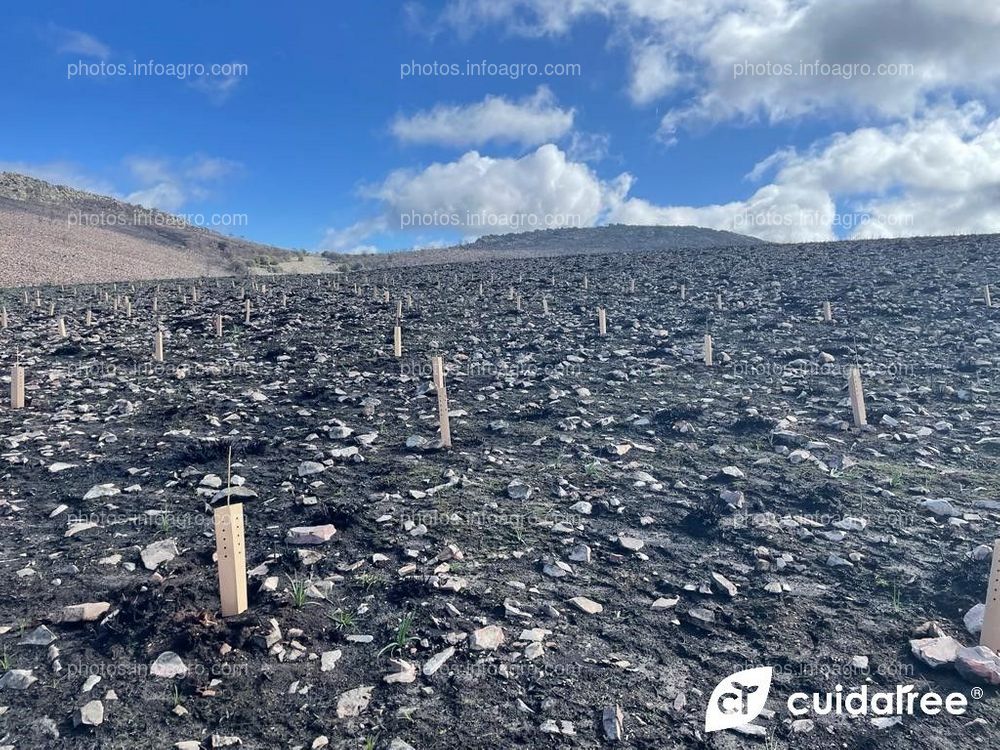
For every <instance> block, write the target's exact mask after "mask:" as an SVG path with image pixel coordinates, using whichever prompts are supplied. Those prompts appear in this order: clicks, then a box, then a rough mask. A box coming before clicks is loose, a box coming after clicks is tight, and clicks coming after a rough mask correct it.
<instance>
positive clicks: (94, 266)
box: [0, 172, 294, 286]
mask: <svg viewBox="0 0 1000 750" xmlns="http://www.w3.org/2000/svg"><path fill="white" fill-rule="evenodd" d="M292 257H294V254H293V253H291V252H290V251H288V250H284V249H282V248H277V247H272V246H270V245H261V244H258V243H255V242H250V241H248V240H244V239H241V238H238V237H231V236H228V235H223V234H219V233H218V232H213V231H210V230H208V229H205V228H202V227H198V226H193V225H192V224H190V223H188V222H187V221H186V220H184V219H183V218H181V217H177V216H174V215H172V214H168V213H165V212H163V211H157V210H151V209H147V208H144V207H143V206H138V205H134V204H130V203H126V202H124V201H120V200H118V199H116V198H111V197H108V196H103V195H96V194H94V193H87V192H83V191H80V190H74V189H73V188H69V187H65V186H61V185H52V184H50V183H48V182H45V181H43V180H38V179H35V178H33V177H28V176H26V175H22V174H17V173H14V172H0V286H21V285H28V284H45V283H49V284H64V283H79V282H100V281H112V280H114V281H124V280H133V279H161V278H180V277H194V276H220V275H228V274H234V273H235V274H238V273H245V272H247V271H248V270H249V269H251V267H253V266H254V265H255V264H258V265H260V264H261V263H263V262H265V261H266V259H271V260H273V261H274V262H280V261H287V260H290V259H291V258H292ZM260 267H270V265H269V264H268V265H267V266H260Z"/></svg>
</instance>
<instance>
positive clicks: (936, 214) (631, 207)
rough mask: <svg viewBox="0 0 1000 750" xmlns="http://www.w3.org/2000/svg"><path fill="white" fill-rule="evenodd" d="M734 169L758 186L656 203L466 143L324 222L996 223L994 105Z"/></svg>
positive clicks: (361, 227)
mask: <svg viewBox="0 0 1000 750" xmlns="http://www.w3.org/2000/svg"><path fill="white" fill-rule="evenodd" d="M748 178H749V179H750V180H751V181H752V182H755V183H759V187H756V188H755V189H752V192H751V194H750V196H749V197H748V198H745V199H740V200H733V201H730V202H727V203H720V204H713V205H706V206H684V205H674V206H663V205H656V204H654V203H652V202H650V201H648V200H646V199H643V198H641V197H637V196H633V195H631V194H630V193H631V190H632V187H633V178H632V176H631V175H630V174H628V173H627V172H626V173H622V174H620V175H618V176H617V177H616V178H614V179H612V180H603V179H601V178H600V177H599V176H598V175H597V174H596V173H595V172H594V171H593V170H592V169H591V168H590V167H589V166H587V165H586V164H584V163H581V162H578V161H574V160H573V159H572V157H570V156H568V155H567V154H566V153H565V152H563V151H561V150H560V149H559V148H558V147H557V146H555V145H553V144H547V145H544V146H541V147H539V148H538V149H536V150H535V151H533V152H532V153H529V154H527V155H525V156H522V157H521V158H491V157H488V156H484V155H481V154H479V153H478V152H476V151H470V152H468V153H466V154H465V155H464V156H462V157H460V158H459V159H457V160H456V161H453V162H447V163H438V164H432V165H430V166H428V167H426V168H424V169H421V170H397V171H395V172H392V173H391V174H389V175H388V177H386V179H385V180H384V181H382V182H381V183H380V184H378V185H375V186H373V187H369V188H368V189H366V191H365V195H366V197H368V198H372V199H375V200H377V201H379V203H380V205H381V213H380V214H379V215H378V217H377V218H375V219H372V220H370V221H368V222H359V223H357V224H355V225H353V226H352V227H349V228H348V229H346V230H339V231H338V230H331V231H330V232H329V233H328V244H329V245H331V246H339V247H342V248H349V247H354V246H357V245H359V244H361V243H362V242H363V241H364V239H365V238H366V237H368V236H370V235H371V234H372V233H374V232H376V231H379V232H381V231H393V232H407V231H409V232H414V231H419V232H427V231H433V230H435V229H436V230H438V231H439V232H456V231H457V232H463V233H466V234H470V235H482V234H490V233H504V232H512V231H526V230H531V229H545V228H554V227H559V226H594V225H597V224H601V223H607V222H619V223H623V224H663V225H691V224H693V225H698V226H704V227H710V228H714V229H726V230H730V231H735V232H740V233H744V234H749V235H753V236H755V237H760V238H762V239H767V240H771V241H775V242H818V241H827V240H833V239H837V238H839V237H842V236H851V237H855V238H862V237H890V236H891V237H897V236H913V235H920V234H929V235H934V234H962V233H971V232H1000V118H994V119H991V118H990V117H989V116H988V115H987V113H986V110H985V109H984V108H983V107H982V106H981V105H978V104H974V103H973V104H968V105H966V106H964V107H962V108H959V109H940V110H935V111H934V112H932V113H929V114H928V116H926V117H924V118H919V119H915V120H911V121H908V122H906V123H897V124H893V125H886V126H883V127H866V128H860V129H858V130H855V131H853V132H850V133H839V134H837V135H835V136H833V137H830V138H827V139H824V140H822V141H819V142H817V143H816V144H814V145H813V146H812V147H811V148H808V149H806V150H804V151H802V152H799V151H796V150H794V149H782V150H779V151H777V152H775V153H774V154H772V155H771V156H770V157H768V158H767V159H764V160H763V161H761V162H760V163H759V164H758V165H757V166H756V167H755V168H754V170H753V171H752V172H751V173H750V174H749V175H748Z"/></svg>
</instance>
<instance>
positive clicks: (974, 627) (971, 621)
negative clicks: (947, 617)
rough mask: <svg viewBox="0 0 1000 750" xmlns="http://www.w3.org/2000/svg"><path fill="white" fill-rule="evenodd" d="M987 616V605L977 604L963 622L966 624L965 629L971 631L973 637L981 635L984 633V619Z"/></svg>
mask: <svg viewBox="0 0 1000 750" xmlns="http://www.w3.org/2000/svg"><path fill="white" fill-rule="evenodd" d="M985 615H986V605H985V604H982V603H980V604H976V605H975V606H973V607H972V608H971V609H970V610H969V611H968V612H966V613H965V617H963V618H962V621H963V622H964V623H965V629H966V630H968V631H969V633H971V634H972V635H979V634H980V633H982V632H983V618H984V616H985Z"/></svg>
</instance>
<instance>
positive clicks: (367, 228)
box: [318, 217, 386, 253]
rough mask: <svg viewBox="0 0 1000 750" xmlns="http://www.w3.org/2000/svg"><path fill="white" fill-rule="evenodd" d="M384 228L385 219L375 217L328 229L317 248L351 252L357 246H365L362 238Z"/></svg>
mask: <svg viewBox="0 0 1000 750" xmlns="http://www.w3.org/2000/svg"><path fill="white" fill-rule="evenodd" d="M385 228H386V226H385V220H384V219H383V218H382V217H375V218H372V219H364V220H362V221H359V222H356V223H354V224H352V225H351V226H349V227H346V228H344V229H328V230H326V233H325V235H324V236H323V240H322V241H321V242H320V244H319V248H318V249H319V250H332V251H333V252H337V253H353V252H354V251H355V250H357V249H358V248H363V247H365V245H364V244H363V242H362V241H363V240H365V239H367V238H369V237H371V236H372V235H373V234H378V233H379V232H382V231H384V230H385Z"/></svg>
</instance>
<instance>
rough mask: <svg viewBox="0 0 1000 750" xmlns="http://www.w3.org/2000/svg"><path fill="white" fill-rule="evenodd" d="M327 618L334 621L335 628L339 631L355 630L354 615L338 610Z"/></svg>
mask: <svg viewBox="0 0 1000 750" xmlns="http://www.w3.org/2000/svg"><path fill="white" fill-rule="evenodd" d="M327 617H329V618H330V619H331V620H333V626H334V627H335V628H336V629H337V630H354V615H352V614H351V613H350V612H347V611H346V610H343V609H338V610H337V611H336V612H333V613H331V614H328V615H327Z"/></svg>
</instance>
